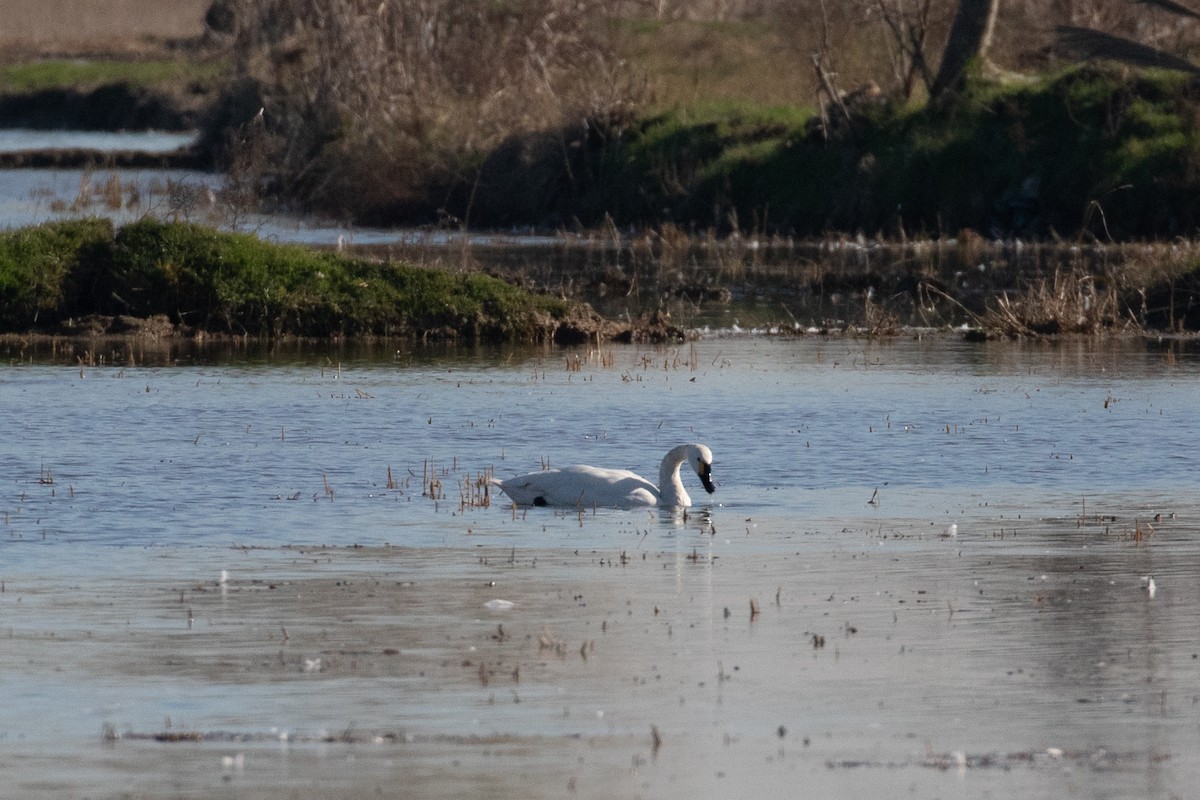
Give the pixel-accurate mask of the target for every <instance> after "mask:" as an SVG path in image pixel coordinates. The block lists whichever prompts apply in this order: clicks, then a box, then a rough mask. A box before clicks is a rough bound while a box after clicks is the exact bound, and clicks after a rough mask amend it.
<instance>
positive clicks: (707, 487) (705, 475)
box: [700, 464, 717, 494]
mask: <svg viewBox="0 0 1200 800" xmlns="http://www.w3.org/2000/svg"><path fill="white" fill-rule="evenodd" d="M700 482H701V483H703V484H704V491H706V492H708V493H709V494H712V493H713V492H715V491H716V490H717V487H716V486H714V485H713V482H712V467H710V466H709V465H708V464H705V465H704V466H703V467H702V468H701V469H700Z"/></svg>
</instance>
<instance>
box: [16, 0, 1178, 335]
mask: <svg viewBox="0 0 1200 800" xmlns="http://www.w3.org/2000/svg"><path fill="white" fill-rule="evenodd" d="M564 1H565V0H539V1H538V2H530V3H523V4H499V5H495V4H492V5H486V4H485V5H481V6H479V7H475V6H468V5H463V4H458V5H456V4H455V3H453V2H449V0H421V2H418V3H406V4H389V3H386V2H385V3H384V4H378V3H374V2H372V3H366V4H363V3H360V2H347V3H338V4H325V3H308V2H299V0H279V1H278V2H273V3H265V2H260V1H259V0H218V1H217V2H215V3H213V4H212V5H211V6H210V7H209V8H208V16H207V17H206V27H205V29H204V34H203V36H197V38H196V40H195V41H192V42H182V43H181V42H180V41H174V42H173V43H172V44H171V46H170V47H167V48H159V49H157V50H156V49H154V48H147V51H148V52H143V53H141V54H140V55H138V56H136V57H126V56H122V57H120V58H105V57H104V56H103V54H101V57H99V58H91V59H84V60H80V59H76V58H73V57H67V56H68V55H69V53H65V52H64V53H63V54H61V55H60V57H51V58H28V57H26V58H25V59H24V60H20V61H17V62H13V63H8V64H3V65H0V118H2V119H5V120H8V121H9V122H8V124H10V125H11V124H20V125H24V126H29V127H41V128H49V127H86V128H93V129H124V128H142V127H158V128H161V129H167V130H178V129H190V128H198V129H199V130H200V132H201V137H200V141H199V143H198V144H197V145H196V146H195V147H192V148H188V149H187V150H184V151H178V152H175V153H167V154H136V153H115V154H104V155H101V154H96V153H91V152H88V151H73V152H57V153H49V152H46V153H17V154H7V155H4V156H2V157H0V167H30V166H42V167H45V166H56V167H65V166H70V165H75V166H84V167H96V168H104V167H111V168H116V167H121V166H132V167H138V166H151V165H154V166H180V167H187V168H196V167H210V168H216V169H219V170H221V171H223V172H224V173H225V175H226V178H227V182H228V184H229V186H230V187H231V189H230V191H231V193H233V194H236V200H237V202H238V204H239V207H243V208H245V207H248V206H249V205H254V206H256V207H257V208H259V209H262V210H265V211H267V212H270V211H272V210H276V211H286V212H301V213H314V214H319V215H326V216H332V217H334V218H337V219H339V220H345V221H348V222H350V223H352V224H360V225H372V226H397V225H404V226H410V227H411V226H417V225H421V226H429V227H434V228H440V229H450V230H456V231H468V230H502V229H518V230H539V231H552V232H557V233H559V234H560V235H563V236H564V237H566V236H575V237H581V238H584V239H594V240H602V241H611V242H616V243H618V244H616V245H615V248H616V252H618V253H623V254H624V255H623V256H622V257H621V258H619V259H618V260H617V262H616V263H615V264H612V265H608V266H607V267H606V269H607V271H608V272H609V273H610V274H609V275H608V276H607V277H606V278H604V281H606V285H613V286H618V287H620V286H622V285H623V284H624V283H628V282H629V281H633V282H635V284H636V281H638V280H639V275H640V276H641V278H643V279H644V278H645V276H646V275H649V274H654V275H659V274H665V273H666V272H667V271H671V270H674V272H675V273H678V274H683V273H687V275H688V277H687V278H686V280H684V281H683V283H684V284H687V285H686V286H682V285H681V283H680V280H679V279H672V281H673V283H672V281H666V282H663V281H659V282H658V283H661V284H662V285H657V284H656V283H655V282H654V281H650V282H649V283H650V284H651V285H656V286H657V289H658V290H660V291H662V292H664V296H665V294H666V293H670V292H678V291H685V290H686V291H687V292H689V293H691V294H692V295H695V294H696V293H697V292H699V293H700V294H701V295H706V293H707V294H711V297H710V299H709V301H710V302H721V299H720V298H721V296H722V293H724V294H725V295H728V294H729V293H730V291H731V290H732V291H734V292H736V291H738V290H739V289H740V290H748V287H749V286H750V283H751V282H752V281H753V280H758V279H761V280H767V279H768V277H769V276H773V278H772V279H774V280H788V281H798V282H799V283H800V286H801V290H802V291H806V292H810V293H813V294H817V295H825V294H834V293H851V294H854V295H855V296H858V297H861V298H862V305H861V308H862V311H861V318H859V319H854V320H850V321H847V322H846V323H845V327H846V328H847V329H854V330H857V331H863V332H867V333H871V334H886V333H890V332H895V331H898V330H902V329H903V328H904V327H905V325H906V324H907V322H906V321H909V320H916V321H918V323H920V324H927V325H928V327H931V328H945V329H948V328H950V327H958V326H961V325H964V324H965V325H966V326H967V327H968V328H969V329H970V330H971V331H973V332H974V333H972V334H971V335H978V336H997V335H1007V336H1052V335H1058V334H1070V333H1083V334H1096V333H1116V332H1131V331H1157V332H1162V333H1167V334H1173V335H1178V334H1184V333H1187V332H1193V331H1200V244H1197V243H1196V240H1195V238H1194V237H1195V235H1196V232H1197V230H1200V82H1198V79H1197V77H1196V75H1197V74H1198V73H1200V70H1192V71H1189V69H1188V64H1189V63H1190V62H1188V61H1186V60H1185V61H1180V62H1179V64H1181V65H1182V66H1179V65H1176V67H1175V68H1172V69H1159V68H1143V67H1138V68H1130V67H1128V66H1124V65H1119V64H1117V63H1115V62H1112V61H1105V60H1104V58H1103V56H1105V53H1103V52H1098V51H1097V52H1092V53H1091V54H1090V55H1091V56H1094V57H1093V58H1091V59H1090V60H1089V61H1087V62H1086V63H1082V64H1080V63H1070V62H1067V61H1060V60H1056V59H1055V57H1053V56H1050V57H1048V56H1047V55H1046V54H1047V53H1051V52H1053V47H1052V45H1053V42H1051V41H1050V40H1049V39H1048V38H1047V35H1046V30H1047V23H1045V21H1042V19H1041V16H1039V14H1041V12H1040V11H1038V9H1036V8H1035V9H1034V10H1033V11H1032V12H1030V11H1029V10H1028V9H1024V6H1021V8H1022V9H1024V10H1017V9H1016V6H1017V5H1019V4H1013V6H1012V7H1010V8H1009V9H1008V10H1007V11H1006V12H1005V13H1004V14H1002V15H1001V17H1000V20H999V23H998V25H999V29H1000V32H999V34H998V35H1000V36H1001V37H1004V36H1007V37H1009V38H1010V39H1011V40H1013V41H1020V42H1021V45H1020V46H1014V47H1012V48H1009V50H1008V54H1007V57H1006V60H1005V61H1004V62H1003V63H998V64H997V63H992V62H988V63H987V64H983V63H978V64H974V65H973V66H972V67H971V68H970V69H968V71H967V72H966V73H965V76H964V78H963V80H962V81H961V82H960V84H959V85H958V86H957V87H956V88H955V90H954V91H953V92H952V93H949V94H947V95H942V96H939V97H938V98H936V102H935V100H934V99H932V98H931V97H929V96H926V93H925V91H924V90H923V89H922V87H921V81H920V80H918V77H919V75H920V73H921V70H922V69H923V70H924V71H925V73H929V72H930V69H929V65H928V64H926V65H925V66H922V64H923V63H924V62H923V59H926V58H929V57H932V56H933V54H932V53H930V52H926V51H924V50H921V49H920V48H918V47H917V46H918V45H920V47H924V46H925V45H923V44H921V43H922V42H925V41H926V40H929V41H932V40H939V41H940V40H941V39H943V38H944V37H945V34H946V31H947V29H948V28H949V25H950V17H951V16H952V13H953V8H954V5H955V4H954V3H950V2H942V1H941V0H937V1H936V2H932V3H930V4H926V12H925V16H924V17H913V16H912V15H911V14H910V15H908V16H905V14H900V16H898V17H888V16H887V13H886V12H887V9H889V8H896V9H898V8H900V7H899V6H896V5H894V4H888V3H884V2H871V3H867V2H864V3H859V4H849V5H847V6H845V7H838V8H835V9H834V10H833V11H829V10H828V8H827V6H826V5H820V16H819V18H820V19H821V22H822V25H820V26H816V28H818V29H819V30H814V26H813V25H812V24H809V23H811V22H812V19H815V18H814V17H811V15H810V16H809V17H807V18H806V17H805V14H804V13H801V11H802V10H798V8H799V6H805V7H806V8H807V7H808V6H809V5H811V6H813V9H816V8H817V5H816V4H805V3H800V4H799V6H797V7H796V8H793V7H792V6H793V5H795V4H787V3H772V2H766V3H763V4H760V5H761V6H762V8H763V9H766V11H763V12H762V13H758V12H753V13H752V12H749V11H746V12H744V14H743V16H741V17H736V15H734V16H733V17H730V18H727V19H722V20H719V21H706V20H705V19H702V18H701V16H702V15H699V12H697V15H694V16H688V14H687V13H684V12H679V14H677V15H676V16H675V17H671V18H664V17H662V16H661V14H660V16H659V18H651V17H647V16H646V15H645V12H644V9H643V10H640V11H639V10H637V9H638V8H640V7H635V6H628V7H627V6H626V5H623V4H621V3H617V4H612V3H606V2H602V1H601V0H584V2H582V3H580V2H574V3H573V4H572V5H571V6H570V13H562V12H563V8H564V6H563V5H562V2H564ZM1112 2H1114V3H1115V2H1117V0H1112ZM690 5H694V6H695V7H696V8H699V7H700V6H701V5H703V4H702V3H693V4H690ZM690 5H689V4H688V3H684V2H682V0H680V2H678V3H675V4H670V3H667V4H659V6H660V12H661V11H662V10H663V9H664V8H667V7H668V6H671V7H675V6H678V7H679V8H680V9H683V8H685V7H690ZM1035 5H1036V4H1035ZM368 6H369V8H368ZM734 6H737V7H739V8H740V5H738V4H734V5H731V6H730V8H733V7H734ZM851 6H853V8H851ZM756 8H757V6H756ZM630 9H633V10H630ZM855 9H858V10H857V11H856V10H855ZM872 9H873V10H872ZM931 9H932V10H931ZM810 10H812V9H810ZM805 13H807V12H805ZM897 13H900V12H897ZM905 13H907V12H905ZM1131 13H1132V12H1131ZM756 14H757V16H756ZM856 14H858V15H859V16H856ZM864 14H865V16H864ZM1022 14H1024V16H1022ZM873 15H874V16H873ZM881 15H882V16H881ZM734 17H736V18H734ZM1113 19H1117V18H1116V17H1113ZM863 20H867V21H868V22H870V23H871V26H874V27H871V26H866V27H864V25H863V24H862V23H863ZM1031 20H1032V21H1031ZM1139 20H1140V18H1136V19H1135V18H1134V17H1133V16H1130V18H1129V19H1128V20H1125V21H1124V22H1121V20H1120V19H1118V23H1120V24H1123V25H1125V27H1126V29H1128V30H1131V31H1134V30H1143V29H1144V28H1139V27H1138V25H1140V24H1141V23H1140V22H1139ZM1067 22H1071V20H1067ZM884 23H886V26H884ZM1035 23H1036V24H1035ZM1135 23H1136V24H1135ZM789 25H790V26H792V27H790V28H789V27H788V26H789ZM881 26H884V27H881ZM887 26H891V29H892V30H894V31H896V32H898V33H902V34H903V37H908V38H907V39H905V38H903V37H901V38H897V39H895V40H889V39H888V38H887V36H888V34H887ZM914 26H919V27H914ZM880 30H884V34H880V33H879V31H880ZM415 31H426V32H427V33H428V35H429V36H430V37H433V38H428V39H426V38H422V36H417V35H416V34H415V33H414V32H415ZM1184 33H1186V31H1185V32H1184ZM434 34H436V36H434ZM918 34H919V36H918ZM814 36H816V37H818V39H819V40H813V41H810V39H813V37H814ZM881 36H883V38H880V37H881ZM1193 40H1194V37H1192V38H1188V37H1187V36H1184V35H1183V33H1180V34H1179V35H1178V36H1177V37H1176V41H1177V44H1178V47H1179V49H1180V51H1181V52H1182V53H1183V55H1184V57H1185V58H1186V57H1188V55H1189V52H1188V48H1189V47H1192V48H1193V49H1196V48H1195V45H1194V44H1193V43H1192V42H1193ZM904 41H908V42H909V45H911V47H910V46H909V45H904V46H900V45H902V44H903V42H904ZM897 47H899V49H896V48H897ZM905 47H908V48H909V49H907V50H906V49H905ZM889 48H891V49H889ZM913 48H917V49H913ZM888 53H890V55H888ZM818 55H819V58H818ZM1096 56H1098V58H1097V57H1096ZM689 59H690V60H689ZM814 67H815V70H814ZM839 67H840V68H839ZM985 67H986V68H985ZM838 75H840V76H841V78H840V79H841V80H842V81H844V82H845V85H857V87H858V88H856V89H854V90H852V91H843V90H841V89H839V88H838V86H837V84H836V83H835V81H836V80H838V78H837V77H836V76H838ZM885 75H886V76H888V77H887V78H886V80H884V83H885V85H884V86H883V87H882V88H881V87H880V85H879V84H876V83H874V81H873V80H872V77H873V76H875V77H881V76H885ZM803 76H807V77H803ZM929 77H930V76H929V74H926V77H925V82H926V84H929V83H930V81H929ZM851 81H853V84H851ZM756 248H757V249H756ZM718 250H723V251H727V252H733V251H736V253H737V255H736V257H735V258H734V259H733V262H734V263H736V264H737V265H738V267H737V268H735V269H723V268H720V267H717V268H715V274H714V273H713V272H712V271H709V272H707V273H706V272H705V270H706V269H709V267H711V265H712V264H713V263H714V262H713V261H712V260H711V259H708V258H706V257H705V254H706V253H709V254H711V253H713V252H716V251H718ZM0 251H2V253H0V327H2V328H3V329H4V330H5V331H9V332H28V331H39V332H41V333H50V334H51V335H65V334H66V333H68V332H69V331H68V329H69V328H70V327H71V326H72V325H74V326H83V327H82V328H80V329H78V330H77V332H78V333H85V334H88V335H95V334H100V333H105V332H108V333H114V332H116V331H117V329H121V328H122V326H124V328H126V329H128V330H135V331H143V332H144V331H152V332H154V331H156V332H157V333H156V334H155V335H160V334H162V332H163V331H165V330H167V329H170V330H171V331H172V332H173V335H189V336H194V335H201V336H247V335H253V336H260V337H266V338H279V337H284V338H286V337H300V338H329V337H392V336H397V337H407V338H413V337H415V338H418V339H429V338H458V339H462V340H474V341H498V340H508V341H517V340H520V341H560V342H570V341H580V342H582V341H591V340H593V339H595V338H596V337H597V336H599V337H600V338H615V337H626V338H633V337H638V338H647V339H656V338H673V337H678V336H680V335H682V331H681V330H680V329H679V328H677V327H675V326H674V325H672V324H671V323H670V321H669V320H668V319H666V317H665V315H663V314H661V313H652V314H649V315H647V316H646V318H644V319H642V320H640V321H637V322H633V323H629V322H627V323H625V324H618V323H615V322H612V321H603V320H601V319H600V318H599V315H597V314H596V312H595V311H592V310H591V308H590V307H589V306H587V305H586V304H585V303H583V302H582V301H581V300H580V299H579V298H578V297H576V296H573V295H571V293H565V292H561V291H560V292H559V295H560V296H559V297H554V296H552V295H551V294H547V293H545V291H546V289H548V288H552V287H554V285H555V279H554V277H553V276H551V277H547V278H541V279H538V280H536V281H531V280H530V279H529V276H528V275H523V274H521V273H520V271H516V272H513V273H510V274H506V275H505V276H504V277H505V279H506V280H501V279H499V278H496V277H494V276H487V275H483V274H480V271H479V263H478V261H477V260H475V259H472V258H468V257H464V258H463V259H462V263H461V264H460V265H459V268H458V269H456V270H446V269H444V268H443V269H435V270H417V268H414V267H411V266H409V265H407V264H404V263H399V262H394V261H392V260H391V259H390V258H387V257H384V258H382V259H381V258H379V257H377V256H371V257H360V258H350V257H348V256H347V255H344V254H340V253H330V252H322V251H317V250H311V249H309V250H305V249H303V248H295V247H278V246H275V245H270V244H267V243H263V242H259V241H257V240H255V239H253V237H248V236H240V235H237V234H226V233H223V232H218V231H215V230H212V229H205V228H201V227H198V226H194V225H188V224H181V223H169V224H168V223H154V222H151V221H149V220H144V221H142V222H138V223H133V224H131V225H126V226H124V227H123V228H120V229H114V228H113V227H112V225H111V224H107V223H104V222H102V221H98V220H76V221H72V222H63V223H56V224H53V225H44V226H39V227H37V228H28V229H22V230H18V231H12V232H9V233H7V234H4V239H3V241H2V242H0ZM763 258H767V260H768V261H769V260H770V259H771V258H775V259H776V260H780V259H782V261H784V262H786V263H787V266H786V267H783V268H780V267H778V265H776V266H774V267H769V265H768V264H767V263H766V261H762V259H763ZM639 259H640V261H639ZM719 261H720V259H718V262H719ZM850 262H853V264H852V265H851V263H850ZM706 265H707V266H706ZM746 265H749V268H748V269H747V268H746ZM413 270H417V271H416V272H414V271H413ZM639 270H640V273H639ZM492 271H493V272H496V273H499V272H501V270H500V269H492ZM318 275H319V276H320V277H317V276H318ZM781 275H782V276H783V277H781ZM576 277H578V278H579V280H580V281H583V280H584V278H585V276H583V275H579V276H574V275H558V276H557V283H558V285H559V286H561V285H563V284H564V283H568V282H573V281H574V279H575V278H576ZM138 281H141V283H138ZM493 281H494V282H495V283H493ZM435 285H436V286H435ZM530 288H533V289H536V290H540V291H541V292H542V293H541V294H539V293H538V292H537V291H533V292H530V291H527V289H530ZM149 299H154V300H155V301H156V302H157V303H158V305H148V304H147V303H148V300H149ZM422 304H424V305H422ZM163 318H165V320H166V322H165V323H163V322H162V319H163ZM81 320H87V322H81ZM136 320H141V321H142V322H140V323H139V322H136ZM146 320H157V322H155V323H154V324H150V323H147V322H146ZM813 323H814V325H815V326H816V327H817V328H819V329H821V330H825V331H828V330H830V329H831V326H829V325H827V324H825V322H824V321H822V320H814V321H813ZM64 326H66V327H65V328H64ZM810 327H813V326H812V325H808V326H806V325H801V324H800V323H799V321H797V325H796V328H797V329H799V328H810Z"/></svg>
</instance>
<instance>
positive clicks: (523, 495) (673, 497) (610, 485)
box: [494, 444, 716, 508]
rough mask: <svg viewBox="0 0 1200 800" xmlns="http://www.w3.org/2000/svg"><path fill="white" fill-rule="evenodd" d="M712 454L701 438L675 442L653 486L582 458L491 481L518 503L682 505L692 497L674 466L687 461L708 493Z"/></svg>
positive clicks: (711, 489) (625, 506) (638, 476)
mask: <svg viewBox="0 0 1200 800" xmlns="http://www.w3.org/2000/svg"><path fill="white" fill-rule="evenodd" d="M712 458H713V457H712V451H711V450H709V449H708V448H707V447H705V446H704V445H702V444H681V445H679V446H678V447H676V448H674V449H673V450H671V452H669V453H667V454H666V456H664V457H663V460H662V464H661V465H660V466H659V469H658V486H655V485H654V484H653V483H651V482H650V481H648V480H646V479H645V478H643V477H641V476H640V475H637V474H635V473H633V472H630V471H629V470H627V469H604V468H602V467H589V466H586V465H584V464H577V465H575V466H573V467H563V468H562V469H548V470H544V471H542V472H530V473H529V474H527V475H518V476H517V477H515V478H509V479H508V480H503V481H500V480H496V481H494V483H496V484H497V485H498V486H499V487H500V488H501V489H503V490H504V493H505V494H507V495H508V496H509V497H511V498H512V501H513V502H514V503H516V504H517V505H519V506H566V507H570V508H589V507H591V506H604V507H606V508H637V507H639V506H664V507H668V508H681V507H687V506H690V505H691V504H692V498H691V497H689V496H688V493H687V490H686V489H684V488H683V481H681V480H680V479H679V468H680V467H681V466H682V465H683V464H684V462H687V464H688V465H689V466H690V467H691V468H692V469H693V470H695V472H696V475H698V476H699V477H700V482H701V483H703V484H704V488H705V489H706V490H707V491H708V492H709V494H711V493H713V492H715V491H716V487H715V486H713V482H712Z"/></svg>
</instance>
